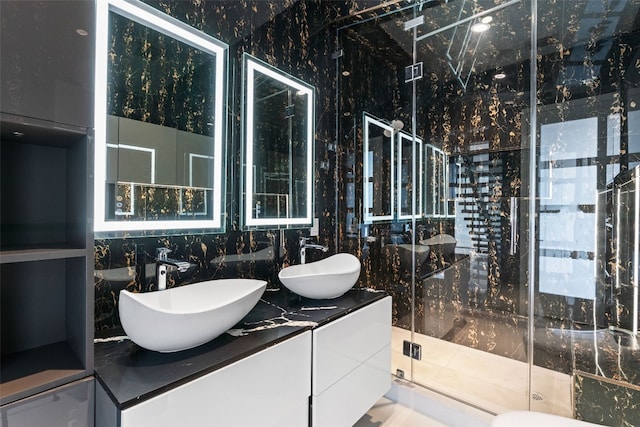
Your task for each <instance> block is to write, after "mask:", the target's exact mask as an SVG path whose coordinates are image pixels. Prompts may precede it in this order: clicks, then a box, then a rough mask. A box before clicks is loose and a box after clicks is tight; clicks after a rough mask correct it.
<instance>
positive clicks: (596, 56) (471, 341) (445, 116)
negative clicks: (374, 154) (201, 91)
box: [96, 0, 640, 421]
mask: <svg viewBox="0 0 640 427" xmlns="http://www.w3.org/2000/svg"><path fill="white" fill-rule="evenodd" d="M148 3H149V4H151V5H153V6H154V7H157V8H159V9H161V10H163V11H165V12H167V13H169V14H170V15H172V16H175V17H177V18H178V19H181V20H183V21H185V22H188V23H189V24H191V25H193V26H194V27H196V28H199V29H202V30H203V31H205V32H207V33H208V34H211V35H213V36H214V37H217V38H219V39H220V40H222V41H225V42H227V43H229V45H230V59H231V60H230V73H229V75H230V77H231V78H232V81H233V85H232V88H231V89H230V99H231V100H232V101H231V104H230V106H229V111H230V119H229V123H230V128H229V129H230V130H229V144H230V147H231V153H232V154H231V155H230V156H229V159H230V160H229V162H228V163H229V180H228V182H229V187H230V189H229V193H228V197H227V205H228V206H227V211H228V212H229V213H230V220H229V224H228V228H227V230H228V231H227V232H226V233H224V234H216V235H212V234H193V235H187V236H168V237H147V238H125V239H109V240H98V241H96V329H97V333H98V334H101V333H102V334H105V333H106V334H108V333H112V332H113V331H114V330H115V329H116V328H117V327H118V319H117V292H118V290H119V289H121V288H123V287H127V288H129V289H136V290H148V289H153V286H154V284H153V281H152V280H148V279H143V277H144V274H143V273H142V267H141V264H144V262H146V261H141V260H143V259H145V257H146V259H147V260H148V259H149V258H151V257H152V256H153V251H154V249H155V248H156V247H169V248H171V249H173V250H174V255H175V256H176V257H179V258H185V259H188V260H189V261H190V262H191V263H192V264H193V266H192V268H191V269H190V271H188V272H187V274H186V275H184V276H175V277H172V281H171V283H170V286H174V285H175V286H177V285H182V284H186V283H191V282H194V281H200V280H206V279H209V278H219V277H257V278H266V279H267V280H269V281H270V285H269V286H271V287H277V286H279V285H278V283H277V280H276V274H277V271H278V269H279V268H280V267H281V266H282V265H287V264H289V263H294V262H297V239H298V236H299V235H300V234H304V233H306V230H289V231H287V232H286V233H285V236H284V238H282V237H281V234H280V232H278V231H277V230H272V231H260V232H244V231H237V230H238V229H239V219H238V200H237V194H239V189H238V187H237V185H238V184H237V183H238V182H239V181H238V173H239V169H240V168H239V165H240V163H239V162H240V160H239V159H240V155H239V153H240V123H241V120H240V113H239V111H240V107H239V106H240V96H241V95H240V94H241V90H240V86H239V84H240V83H239V82H240V76H241V58H242V54H243V53H244V52H248V53H250V54H252V55H254V56H256V57H258V58H259V59H262V60H264V61H267V62H269V63H270V64H273V65H275V66H276V67H278V68H280V69H282V70H283V71H285V72H287V73H290V74H292V75H294V76H296V77H299V78H301V79H303V80H305V81H307V82H309V83H311V84H313V85H314V86H316V89H317V103H316V125H317V126H316V169H315V177H316V215H317V216H318V217H319V218H320V239H319V240H320V241H321V243H324V244H328V245H329V246H330V247H331V252H333V251H346V252H350V253H353V254H356V255H357V256H359V258H360V259H361V261H362V274H361V277H360V282H359V286H364V287H371V288H377V289H384V290H386V291H387V292H389V293H390V294H391V295H392V296H393V297H394V313H393V316H394V317H393V319H394V323H395V324H396V325H398V326H401V327H409V326H410V325H411V321H412V320H411V316H414V315H415V319H416V322H415V324H416V327H417V331H418V332H420V333H425V334H428V335H431V336H436V337H439V338H441V339H445V340H448V341H451V342H455V343H458V344H462V345H466V346H469V347H473V348H477V349H481V350H484V351H487V352H492V353H495V354H499V355H502V356H506V357H510V358H513V359H516V360H521V361H526V360H528V358H527V338H528V337H527V332H526V331H527V317H526V316H527V314H528V312H529V310H530V308H533V309H534V311H535V316H536V318H535V324H536V330H535V336H534V337H533V339H534V362H535V364H536V365H539V366H543V367H546V368H548V369H552V370H556V371H560V372H565V373H569V374H570V373H572V372H573V370H574V369H579V370H582V371H584V372H590V373H594V374H597V375H599V376H602V377H606V378H614V379H618V380H620V381H622V382H623V384H625V383H626V384H630V385H631V387H629V388H615V389H610V391H608V392H607V393H610V395H611V396H612V398H611V399H608V400H607V401H606V402H607V403H606V405H608V406H606V408H603V409H601V410H600V411H599V413H603V414H604V413H608V412H607V411H610V412H615V408H618V406H616V405H617V403H616V402H615V401H616V399H618V400H619V401H620V402H623V401H624V402H627V401H635V402H637V399H638V398H637V394H636V392H635V389H634V388H633V387H634V386H637V385H638V384H640V383H639V381H640V378H639V377H638V375H639V372H640V367H638V366H637V363H636V362H637V360H638V356H637V354H636V353H637V350H633V349H632V348H630V347H629V345H627V344H624V343H622V344H620V343H619V341H620V340H623V338H620V337H618V336H617V335H616V334H609V333H603V332H602V331H601V330H600V329H602V328H603V327H604V326H606V325H607V324H608V323H607V322H608V319H610V317H607V316H608V314H607V313H609V312H608V311H607V310H608V308H607V307H608V306H609V304H610V303H611V301H610V300H608V297H607V295H610V294H611V287H610V285H609V284H607V283H606V280H602V281H599V284H598V288H597V298H596V300H595V301H596V305H595V306H594V304H593V301H592V300H582V299H575V300H570V299H566V298H558V297H554V296H552V295H549V294H544V293H540V292H536V298H535V300H534V301H533V302H531V301H529V298H528V295H529V287H528V284H527V283H528V282H527V274H528V267H527V266H526V262H525V261H526V259H527V256H528V254H527V253H526V250H525V249H526V248H527V247H528V244H529V242H528V240H527V239H528V236H527V230H526V228H523V227H524V226H523V225H518V227H519V228H518V229H517V230H515V231H517V233H515V234H516V235H517V240H518V247H517V250H516V252H515V253H511V252H510V251H509V247H510V246H511V243H512V235H513V233H511V232H512V231H513V230H511V217H510V208H511V203H512V200H513V199H512V198H518V200H519V207H518V210H519V224H525V225H526V224H527V223H528V221H529V218H528V209H529V204H528V203H529V200H528V199H527V198H526V195H528V193H529V187H528V185H529V184H528V183H527V179H528V178H527V177H528V174H529V170H528V167H527V164H528V154H529V147H528V132H529V126H530V124H529V121H528V118H529V111H530V101H529V98H530V90H531V81H530V77H529V75H530V70H531V63H530V61H529V58H530V48H531V46H530V37H529V28H530V11H529V7H530V4H529V3H528V2H521V3H519V4H518V5H517V6H514V7H515V8H516V9H515V12H514V13H513V14H512V15H511V16H510V18H509V19H508V20H507V19H504V20H497V22H495V23H494V24H493V25H494V26H495V28H497V29H498V30H497V31H496V32H497V33H499V34H500V35H501V38H499V39H497V40H496V41H493V42H490V43H489V44H488V46H486V48H485V49H484V50H483V51H482V52H479V56H478V57H479V58H480V60H481V62H483V63H484V65H483V67H484V68H483V67H481V66H480V65H479V66H478V69H482V70H483V71H482V72H477V73H475V74H473V75H471V76H470V78H469V80H468V81H466V83H465V86H461V83H460V80H459V79H458V78H457V76H454V75H453V74H452V73H451V71H450V70H448V68H447V67H446V62H443V61H444V60H443V58H444V56H443V55H442V49H443V48H446V46H447V44H448V43H449V41H450V40H449V39H447V37H449V38H451V37H452V36H451V34H450V33H447V34H443V35H442V36H441V37H437V38H434V39H433V40H431V41H430V42H429V43H423V44H421V45H420V50H419V52H418V56H419V58H420V59H421V60H423V61H424V66H425V76H424V78H423V79H422V80H420V81H419V82H417V83H416V94H417V104H416V117H417V121H416V129H417V130H418V133H419V135H420V136H421V137H422V139H423V140H424V141H425V142H426V143H430V144H434V145H437V146H439V147H441V148H443V149H444V150H446V151H447V152H448V153H452V154H454V155H455V156H452V160H453V161H452V165H453V164H455V163H459V164H460V165H461V166H460V169H459V170H458V172H461V173H463V174H465V175H466V176H467V178H468V179H469V180H471V179H472V178H473V176H474V173H477V169H474V168H476V167H477V165H476V164H475V163H474V159H473V154H474V150H476V149H477V144H478V143H479V142H482V143H486V144H487V146H486V148H483V149H482V150H481V151H482V153H485V154H487V155H488V160H486V162H485V163H484V166H486V167H488V168H489V169H490V170H491V171H492V172H493V174H492V176H493V181H492V185H491V188H490V189H489V191H486V190H484V189H483V187H482V186H481V185H478V183H477V182H475V183H474V182H470V183H469V184H468V185H469V187H470V189H471V191H472V192H473V194H474V195H475V196H476V197H477V198H478V199H480V197H486V199H487V200H488V201H487V202H485V201H483V202H480V203H478V205H480V208H481V210H482V211H483V212H484V214H483V215H485V217H484V218H485V219H486V220H487V222H490V221H492V220H495V224H494V225H493V226H491V227H489V229H488V231H487V232H486V233H485V235H484V236H483V241H484V242H485V244H486V246H484V247H483V248H482V250H481V251H478V252H479V253H480V255H481V256H466V255H461V254H458V255H455V254H451V253H448V252H444V251H441V252H438V251H434V253H433V254H431V255H430V256H429V257H428V258H427V259H425V260H420V262H419V263H418V269H417V270H413V269H411V268H408V265H410V262H408V260H409V261H410V260H411V256H412V255H411V254H409V255H408V260H407V254H406V253H404V252H403V251H402V249H401V248H399V247H398V246H397V245H393V244H390V243H393V242H395V243H397V242H410V241H412V240H416V241H419V240H421V239H426V238H429V237H432V236H434V235H437V234H449V235H455V232H456V231H455V223H454V221H453V219H442V218H440V219H437V218H430V219H427V218H423V219H419V220H417V221H415V222H412V221H394V222H392V223H380V224H372V225H362V224H360V223H359V220H358V218H359V217H360V215H361V206H359V205H358V201H360V200H362V188H363V182H362V174H361V172H360V171H361V170H362V158H363V153H362V138H363V134H362V114H363V112H365V111H366V112H368V113H370V114H373V115H374V116H377V117H379V118H382V119H385V120H388V121H391V120H392V119H399V120H402V121H403V122H404V125H405V129H406V130H410V129H411V128H412V117H413V114H412V101H413V99H412V97H413V87H412V85H411V84H406V83H405V82H404V67H405V66H406V65H409V64H411V63H412V61H413V60H412V52H411V43H410V41H411V39H410V37H411V35H410V34H409V33H407V32H405V31H404V30H403V29H402V26H403V23H404V21H405V20H406V19H409V18H411V17H413V11H412V10H406V11H400V12H398V13H396V14H395V15H390V14H389V13H390V12H392V11H394V10H400V9H401V8H402V7H404V6H405V5H403V4H402V2H397V3H392V4H388V5H387V6H385V7H383V8H381V9H375V10H374V11H372V12H370V13H365V14H356V15H357V16H354V17H351V18H349V19H344V18H341V17H343V16H346V15H350V14H354V11H357V10H361V9H364V8H367V7H372V6H376V5H378V4H380V3H381V2H365V1H361V2H348V3H343V2H324V1H319V0H318V1H253V2H251V1H248V2H246V1H242V2H235V1H206V2H201V1H196V0H193V1H149V2H148ZM456 4H460V2H450V4H448V5H443V6H442V7H440V6H437V7H435V8H433V9H432V11H431V12H430V13H429V14H427V15H426V16H427V19H426V23H425V25H426V27H428V28H432V27H433V28H435V27H437V25H440V24H439V22H441V21H442V19H445V20H446V19H449V22H451V21H452V17H453V16H454V15H453V14H454V13H456V12H457V9H455V6H456ZM598 4H599V5H600V3H598ZM634 4H637V2H636V1H633V2H626V3H625V5H631V6H633V5H634ZM538 5H539V14H538V16H539V19H538V22H537V25H538V34H539V35H541V39H540V40H539V41H538V57H537V63H536V67H537V70H538V76H537V90H538V91H537V94H536V99H537V101H538V102H539V103H540V105H543V106H547V107H549V108H551V109H553V110H555V111H556V112H557V113H558V117H560V119H561V120H571V119H572V117H574V116H575V114H577V113H578V111H577V110H576V109H577V108H580V109H583V110H584V109H585V108H587V109H588V111H591V114H593V115H602V114H604V115H605V116H606V112H621V113H622V114H623V118H625V117H626V115H625V114H627V110H626V109H627V108H628V105H627V104H625V101H624V97H625V96H626V95H627V93H628V92H626V90H627V89H629V88H633V87H637V86H638V85H639V84H640V77H639V76H640V73H639V72H638V70H639V69H638V67H637V66H635V65H634V64H637V61H636V56H637V55H638V49H639V46H640V39H639V37H638V35H637V34H638V31H637V29H636V26H635V24H634V23H633V19H635V16H636V14H634V13H626V14H625V13H620V11H618V10H617V9H616V8H617V7H619V5H618V4H617V3H616V5H617V6H616V5H613V4H611V5H609V6H607V5H604V4H603V5H600V6H598V7H597V8H596V9H597V10H596V9H594V10H585V3H584V2H554V1H549V2H547V1H545V0H542V1H540V0H539V1H538ZM607 8H609V9H607ZM587 12H588V13H587ZM585 14H586V15H585ZM375 15H377V16H379V17H380V18H379V19H374V20H368V19H369V18H371V17H373V16H375ZM587 15H588V16H587ZM456 16H457V15H456ZM584 16H587V18H589V19H591V21H589V20H588V19H587V20H581V17H584ZM612 16H613V17H615V20H616V22H618V23H619V26H618V28H623V29H624V30H623V31H618V32H610V31H609V32H607V31H605V30H606V28H607V25H608V24H607V23H608V22H610V21H608V19H609V18H611V17H612ZM356 22H360V23H359V24H355V23H356ZM336 28H339V30H338V31H337V33H336V32H335V29H336ZM584 32H587V33H588V34H590V35H589V36H588V37H586V38H585V37H584V36H580V37H579V35H582V34H583V33H584ZM336 35H337V37H336ZM581 37H582V38H581ZM336 38H337V41H336ZM336 43H337V44H336ZM504 46H510V49H507V51H508V52H507V54H508V55H510V56H508V57H506V58H503V57H502V56H501V55H503V54H504V52H503V51H504V49H503V47H504ZM337 48H340V49H342V56H341V57H340V58H339V59H338V61H337V65H338V70H337V71H338V78H337V79H336V78H335V77H336V62H335V61H334V59H333V58H332V55H333V54H334V52H335V51H336V49H337ZM572 51H575V52H578V53H580V56H579V60H576V59H575V57H572V56H571V52H572ZM603 58H604V59H603ZM498 59H500V60H498ZM487 63H490V64H489V65H487ZM497 71H503V72H505V73H506V74H507V75H508V76H509V77H508V79H507V80H505V81H497V80H495V79H494V78H493V75H494V74H495V73H496V72H497ZM581 76H596V78H595V79H594V80H586V84H575V81H577V80H578V78H579V77H581ZM579 80H580V81H582V80H584V79H583V78H581V79H579ZM336 91H337V92H336ZM336 93H337V94H338V99H337V102H338V107H337V112H336V111H334V102H335V101H336V100H335V99H334V96H335V94H336ZM602 95H606V96H609V95H610V98H606V99H607V100H606V101H602V99H603V98H602V97H601V96H602ZM579 99H583V100H584V101H585V102H583V103H581V104H579V103H574V102H573V101H576V100H579ZM574 105H580V107H573V106H574ZM603 112H605V113H603ZM625 122H626V121H625V120H624V119H623V121H622V123H623V129H622V134H621V150H620V152H619V153H616V154H615V155H614V156H610V157H607V158H606V160H604V161H603V160H597V159H596V160H595V162H596V164H597V166H598V168H599V169H600V170H604V169H606V167H607V165H608V164H619V165H620V167H621V169H624V168H626V167H628V165H629V164H631V163H633V162H635V161H638V159H637V158H635V157H634V155H633V154H632V153H630V152H629V150H628V149H627V148H628V147H629V137H628V129H627V128H625V127H624V126H626V125H624V123H625ZM333 143H335V146H333V145H332V144H333ZM603 144H604V145H603ZM602 147H606V141H601V150H606V148H602ZM320 162H326V163H323V165H324V166H323V167H320ZM602 176H604V175H603V174H599V177H600V178H599V181H598V187H599V188H606V182H605V180H604V179H602ZM492 216H495V217H497V219H495V218H494V219H492ZM336 243H337V247H336ZM478 245H480V243H478ZM478 247H479V246H478ZM313 256H315V255H313ZM602 262H605V261H602ZM119 269H123V270H119ZM604 269H605V268H604V266H599V271H601V272H603V271H604ZM116 270H119V272H124V274H125V275H126V277H125V278H124V279H122V278H121V279H119V280H109V278H108V277H107V276H108V275H109V274H111V273H112V272H115V271H116ZM116 273H117V272H116ZM116 273H114V274H116ZM434 273H438V274H437V275H436V274H434ZM479 278H481V279H482V280H478V279H479ZM414 285H415V295H416V296H417V299H416V300H415V304H414V301H412V300H411V294H412V287H413V286H414ZM536 286H537V285H536ZM536 290H537V288H536ZM594 310H595V313H596V322H595V325H594V321H593V317H594ZM594 326H595V327H596V329H597V335H598V337H600V336H601V335H602V339H601V340H600V341H598V342H597V343H596V345H595V347H594V343H593V339H592V338H593V334H594V331H593V330H594ZM605 331H606V329H605ZM589 334H590V335H589ZM611 340H613V341H611ZM594 348H597V349H598V350H599V351H598V352H597V354H596V353H594V351H593V349H594ZM577 378H578V380H577V381H576V384H578V385H577V386H576V387H577V389H576V390H578V392H577V394H576V397H577V400H576V415H577V417H578V418H580V417H583V418H584V419H588V420H592V421H596V418H594V417H592V416H591V415H589V413H588V411H589V410H591V409H589V408H593V407H596V406H598V405H599V403H598V402H599V400H598V398H599V395H598V394H597V392H591V391H590V390H593V389H595V388H594V386H593V385H591V384H590V383H589V386H588V387H587V386H585V384H586V383H585V382H584V381H583V380H582V379H580V378H581V377H577ZM581 381H582V382H581ZM629 390H633V392H631V391H629ZM601 395H602V394H601ZM603 405H605V404H603ZM629 405H631V403H630V404H629ZM607 408H608V409H607Z"/></svg>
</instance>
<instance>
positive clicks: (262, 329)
mask: <svg viewBox="0 0 640 427" xmlns="http://www.w3.org/2000/svg"><path fill="white" fill-rule="evenodd" d="M385 296H386V294H385V293H384V292H380V291H374V290H369V289H352V290H350V291H348V292H347V293H346V294H344V295H343V296H341V297H339V298H336V299H332V300H312V299H307V298H302V297H299V296H297V295H295V294H293V293H291V292H289V291H287V290H285V289H280V290H275V291H272V290H267V291H266V292H265V293H264V295H263V296H262V299H261V300H260V301H259V302H258V304H257V305H256V306H255V307H254V308H253V310H252V311H251V312H250V313H249V314H248V315H247V316H246V317H245V318H244V319H242V320H241V321H240V322H239V323H238V324H237V325H236V326H234V328H232V329H230V330H229V331H227V332H226V333H224V334H222V335H220V336H219V337H218V338H216V339H214V340H213V341H210V342H208V343H206V344H203V345H201V346H199V347H196V348H192V349H189V350H184V351H179V352H176V353H158V352H155V351H150V350H146V349H143V348H141V347H139V346H138V345H136V344H135V343H133V342H132V341H130V340H129V339H128V338H126V337H123V336H116V337H110V338H107V339H97V340H96V344H95V346H94V347H95V374H96V378H97V379H98V381H99V382H100V383H101V384H102V385H103V386H104V388H105V389H106V390H107V393H108V394H109V395H110V397H111V399H112V400H113V402H114V403H115V404H116V405H117V406H118V407H119V408H120V409H126V408H129V407H131V406H133V405H135V404H137V403H139V402H142V401H144V400H146V399H149V398H151V397H154V396H156V395H158V394H160V393H163V392H165V391H167V390H170V389H172V388H175V387H177V386H179V385H182V384H185V383H187V382H189V381H192V380H194V379H196V378H198V377H200V376H203V375H205V374H208V373H210V372H213V371H215V370H218V369H220V368H222V367H224V366H227V365H229V364H231V363H233V362H236V361H238V360H241V359H243V358H245V357H247V356H250V355H251V354H254V353H257V352H259V351H261V350H263V349H265V348H268V347H271V346H273V345H274V344H277V343H279V342H282V341H284V340H286V339H288V338H292V337H294V336H296V335H298V334H300V333H302V332H304V331H307V330H310V329H313V328H315V327H318V326H321V325H323V324H326V323H328V322H331V321H333V320H335V319H337V318H339V317H342V316H344V315H346V314H348V313H351V312H353V311H355V310H357V309H359V308H362V307H364V306H366V305H368V304H371V303H372V302H374V301H377V300H379V299H382V298H384V297H385Z"/></svg>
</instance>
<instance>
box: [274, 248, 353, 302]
mask: <svg viewBox="0 0 640 427" xmlns="http://www.w3.org/2000/svg"><path fill="white" fill-rule="evenodd" d="M359 276H360V260H359V259H358V258H357V257H355V256H353V255H351V254H335V255H331V256H330V257H328V258H325V259H323V260H320V261H316V262H310V263H307V264H301V265H292V266H289V267H286V268H284V269H282V270H281V271H280V273H279V274H278V277H279V278H280V281H281V282H282V284H283V285H284V286H286V288H287V289H289V290H290V291H292V292H295V293H296V294H298V295H301V296H303V297H307V298H313V299H331V298H337V297H339V296H341V295H342V294H344V293H345V292H347V291H348V290H349V289H351V287H352V286H353V285H354V284H355V283H356V281H357V280H358V277H359Z"/></svg>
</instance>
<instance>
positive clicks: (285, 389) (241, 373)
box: [97, 332, 311, 427]
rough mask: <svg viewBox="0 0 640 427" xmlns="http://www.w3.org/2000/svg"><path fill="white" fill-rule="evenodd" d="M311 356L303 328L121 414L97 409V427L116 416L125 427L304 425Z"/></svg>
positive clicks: (103, 426) (307, 415)
mask: <svg viewBox="0 0 640 427" xmlns="http://www.w3.org/2000/svg"><path fill="white" fill-rule="evenodd" d="M310 358H311V332H305V333H303V334H300V335H297V336H295V337H293V338H290V339H287V340H286V341H284V342H281V343H279V344H276V345H274V346H273V347H270V348H267V349H265V350H262V351H260V352H258V353H255V354H253V355H251V356H249V357H246V358H244V359H241V360H239V361H237V362H235V363H232V364H230V365H228V366H225V367H224V368H221V369H218V370H216V371H214V372H212V373H210V374H207V375H204V376H202V377H200V378H197V379H195V380H193V381H190V382H188V383H186V384H184V385H181V386H179V387H176V388H174V389H172V390H169V391H167V392H165V393H162V394H160V395H158V396H156V397H153V398H151V399H149V400H146V401H144V402H141V403H139V404H137V405H134V406H132V407H130V408H127V409H124V410H122V411H121V412H120V413H119V414H118V413H117V412H118V411H115V412H112V414H113V415H115V416H114V417H113V418H109V411H108V408H102V410H101V409H98V414H97V426H98V427H107V426H109V427H113V426H114V425H116V424H117V421H116V422H115V423H114V421H115V420H116V419H117V418H118V417H119V418H120V422H119V425H120V426H121V427H163V426H166V427H175V426H194V427H204V426H238V427H241V426H261V427H269V426H274V427H275V426H278V427H280V426H305V425H307V424H308V420H309V395H310V391H311V367H310V365H309V359H310ZM98 398H100V396H98ZM98 406H99V407H100V401H99V402H98ZM104 409H107V411H105V410H104Z"/></svg>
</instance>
